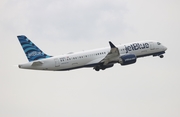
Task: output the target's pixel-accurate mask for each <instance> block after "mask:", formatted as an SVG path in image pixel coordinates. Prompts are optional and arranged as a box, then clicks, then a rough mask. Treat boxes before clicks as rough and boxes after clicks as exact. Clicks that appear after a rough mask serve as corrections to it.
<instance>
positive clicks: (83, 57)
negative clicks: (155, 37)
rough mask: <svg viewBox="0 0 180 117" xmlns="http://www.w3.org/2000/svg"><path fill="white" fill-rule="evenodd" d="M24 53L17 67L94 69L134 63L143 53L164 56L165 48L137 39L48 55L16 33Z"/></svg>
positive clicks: (54, 69)
mask: <svg viewBox="0 0 180 117" xmlns="http://www.w3.org/2000/svg"><path fill="white" fill-rule="evenodd" d="M17 37H18V40H19V42H20V44H21V46H22V48H23V50H24V52H25V54H26V57H27V59H28V60H29V62H28V63H25V64H20V65H19V68H21V69H32V70H49V71H65V70H72V69H78V68H93V69H94V70H96V71H99V70H105V69H107V68H110V67H113V66H114V64H115V63H119V64H121V65H122V66H124V65H130V64H133V63H136V60H137V58H139V57H145V56H150V55H152V56H159V57H160V58H163V57H164V55H163V54H164V53H165V51H166V50H167V48H166V47H165V46H163V45H162V44H161V43H160V42H157V41H151V40H150V41H140V42H133V43H128V44H122V45H118V46H115V45H114V44H113V43H112V42H111V41H109V45H110V46H109V47H106V48H100V49H94V50H88V51H81V52H71V53H68V54H64V55H59V56H50V55H47V54H45V53H44V52H43V51H42V50H40V49H39V48H38V47H37V46H36V45H35V44H34V43H32V42H31V41H30V40H29V39H28V38H27V37H26V36H24V35H20V36H17Z"/></svg>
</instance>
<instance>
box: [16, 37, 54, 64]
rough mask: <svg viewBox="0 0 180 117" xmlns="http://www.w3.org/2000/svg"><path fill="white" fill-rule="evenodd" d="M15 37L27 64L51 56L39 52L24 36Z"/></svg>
mask: <svg viewBox="0 0 180 117" xmlns="http://www.w3.org/2000/svg"><path fill="white" fill-rule="evenodd" d="M17 37H18V39H19V42H20V44H21V46H22V48H23V50H24V52H25V54H26V57H27V59H28V60H29V62H31V61H35V60H39V59H44V58H49V57H52V56H48V55H46V54H45V53H44V52H43V51H41V50H40V49H39V48H38V47H37V46H36V45H35V44H34V43H32V42H31V41H30V40H29V39H28V38H27V37H26V36H24V35H21V36H17Z"/></svg>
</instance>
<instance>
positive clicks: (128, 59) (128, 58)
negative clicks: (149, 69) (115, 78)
mask: <svg viewBox="0 0 180 117" xmlns="http://www.w3.org/2000/svg"><path fill="white" fill-rule="evenodd" d="M120 58H121V59H122V63H121V65H129V64H133V63H135V62H136V60H137V57H136V56H135V55H134V54H127V55H123V56H121V57H120Z"/></svg>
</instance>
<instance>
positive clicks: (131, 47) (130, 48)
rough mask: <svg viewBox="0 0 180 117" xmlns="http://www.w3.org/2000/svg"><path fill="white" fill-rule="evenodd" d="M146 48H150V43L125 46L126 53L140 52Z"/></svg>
mask: <svg viewBox="0 0 180 117" xmlns="http://www.w3.org/2000/svg"><path fill="white" fill-rule="evenodd" d="M145 48H149V44H148V43H134V44H131V45H129V46H125V50H126V53H128V52H129V51H132V50H139V49H145Z"/></svg>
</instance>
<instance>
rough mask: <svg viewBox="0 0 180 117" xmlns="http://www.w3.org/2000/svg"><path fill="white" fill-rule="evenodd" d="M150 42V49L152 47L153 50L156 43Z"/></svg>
mask: <svg viewBox="0 0 180 117" xmlns="http://www.w3.org/2000/svg"><path fill="white" fill-rule="evenodd" d="M149 44H150V49H151V50H154V43H153V42H150V43H149Z"/></svg>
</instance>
